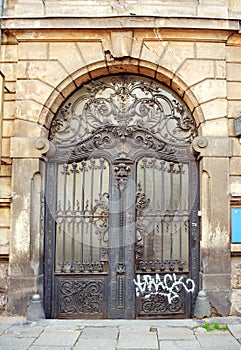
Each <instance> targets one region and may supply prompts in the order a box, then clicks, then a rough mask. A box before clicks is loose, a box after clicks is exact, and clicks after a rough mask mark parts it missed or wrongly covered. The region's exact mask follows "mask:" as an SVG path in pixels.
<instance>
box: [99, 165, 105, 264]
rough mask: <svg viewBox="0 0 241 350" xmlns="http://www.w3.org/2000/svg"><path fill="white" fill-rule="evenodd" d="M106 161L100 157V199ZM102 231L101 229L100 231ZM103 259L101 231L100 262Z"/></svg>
mask: <svg viewBox="0 0 241 350" xmlns="http://www.w3.org/2000/svg"><path fill="white" fill-rule="evenodd" d="M104 162H105V160H104V159H103V158H101V159H100V200H101V198H102V187H103V171H104V167H105V165H104ZM100 232H101V231H100ZM100 261H101V233H99V262H100Z"/></svg>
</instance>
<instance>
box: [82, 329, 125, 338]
mask: <svg viewBox="0 0 241 350" xmlns="http://www.w3.org/2000/svg"><path fill="white" fill-rule="evenodd" d="M118 334H119V329H118V328H117V327H86V328H85V329H84V330H83V331H82V332H81V335H80V339H111V340H116V339H117V337H118Z"/></svg>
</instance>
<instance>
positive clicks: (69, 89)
mask: <svg viewBox="0 0 241 350" xmlns="http://www.w3.org/2000/svg"><path fill="white" fill-rule="evenodd" d="M118 73H131V74H138V75H143V76H146V77H150V78H153V79H156V80H157V81H159V82H161V83H163V84H165V85H167V86H168V87H169V88H171V89H172V90H173V91H175V92H176V93H177V94H178V95H179V96H180V97H181V98H182V99H183V100H184V102H185V103H186V105H187V107H188V108H189V110H190V111H191V113H192V115H193V118H194V120H195V122H196V125H197V128H198V127H199V125H200V124H201V123H202V122H203V120H204V116H203V113H202V109H201V108H200V106H199V102H198V100H197V98H196V96H195V94H194V93H193V92H192V89H191V88H189V87H188V86H187V84H186V83H185V82H184V81H183V80H182V79H180V78H179V77H178V75H175V74H174V73H173V72H171V71H170V70H168V69H166V68H164V67H161V66H158V65H156V64H154V63H152V62H148V61H144V60H138V59H133V58H124V59H122V60H113V61H111V62H107V61H101V62H96V63H93V64H90V65H88V66H86V67H84V68H83V67H82V68H80V69H79V70H77V71H75V72H74V73H72V74H71V75H70V76H68V77H66V79H65V80H63V81H62V82H61V83H60V84H59V85H58V86H57V87H56V88H55V89H54V91H53V92H52V94H51V95H50V96H49V98H48V100H47V101H46V102H45V104H44V107H43V108H42V111H41V113H40V118H39V120H38V123H39V124H40V125H43V126H44V127H45V129H46V131H48V130H49V128H50V125H51V122H52V119H53V117H54V115H55V113H56V112H57V110H58V108H59V107H60V105H61V104H62V103H63V102H64V101H65V100H66V98H67V97H68V96H70V95H71V94H72V93H73V92H74V91H75V90H76V89H78V88H79V87H80V86H81V85H82V84H84V83H86V82H87V81H90V80H92V79H95V78H98V77H101V76H107V75H112V74H118ZM197 107H198V108H197ZM43 136H45V135H43Z"/></svg>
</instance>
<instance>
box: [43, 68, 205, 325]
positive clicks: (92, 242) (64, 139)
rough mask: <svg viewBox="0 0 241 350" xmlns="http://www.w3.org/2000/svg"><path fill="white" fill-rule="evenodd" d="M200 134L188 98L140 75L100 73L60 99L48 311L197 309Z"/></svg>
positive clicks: (109, 314) (89, 314)
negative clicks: (195, 143)
mask: <svg viewBox="0 0 241 350" xmlns="http://www.w3.org/2000/svg"><path fill="white" fill-rule="evenodd" d="M195 135H196V129H195V123H194V121H193V119H192V117H191V114H190V112H189V111H188V109H187V107H186V106H185V104H184V103H183V102H182V101H181V99H180V98H179V97H178V96H176V94H174V93H173V92H172V91H171V90H169V89H168V88H167V87H165V86H164V85H161V84H160V83H158V82H156V81H154V80H151V79H147V78H144V77H140V76H134V75H128V74H126V75H125V74H124V75H118V76H110V77H105V78H102V79H98V80H96V81H91V82H89V83H88V84H86V85H84V86H82V87H81V88H80V89H78V91H76V92H75V93H74V94H73V95H72V96H71V97H69V98H68V99H67V101H66V102H65V103H64V104H63V105H62V106H61V107H60V109H59V111H58V113H57V114H56V116H55V118H54V119H53V121H52V125H51V128H50V136H49V139H50V141H51V142H52V145H53V148H54V150H55V151H54V152H51V156H49V157H48V162H47V174H46V211H45V212H46V215H45V216H46V220H45V222H46V225H45V237H46V239H45V311H46V315H47V317H58V318H146V317H152V318H154V317H158V318H162V317H190V315H191V313H192V309H193V303H194V301H195V297H196V294H197V292H198V265H199V255H198V254H199V248H198V232H199V228H198V218H197V208H198V172H197V162H196V159H195V157H194V156H193V154H192V153H191V151H190V143H191V141H192V140H193V138H194V137H195Z"/></svg>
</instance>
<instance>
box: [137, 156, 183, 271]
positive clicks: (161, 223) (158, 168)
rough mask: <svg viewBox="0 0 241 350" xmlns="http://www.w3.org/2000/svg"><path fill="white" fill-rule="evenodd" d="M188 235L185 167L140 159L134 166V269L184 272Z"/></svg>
mask: <svg viewBox="0 0 241 350" xmlns="http://www.w3.org/2000/svg"><path fill="white" fill-rule="evenodd" d="M188 235H189V214H188V165H187V164H180V163H174V162H170V161H164V160H158V159H154V158H143V159H141V160H140V161H139V162H138V165H137V198H136V265H137V266H136V267H137V270H138V271H143V272H144V271H186V270H188V268H189V266H188Z"/></svg>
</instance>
